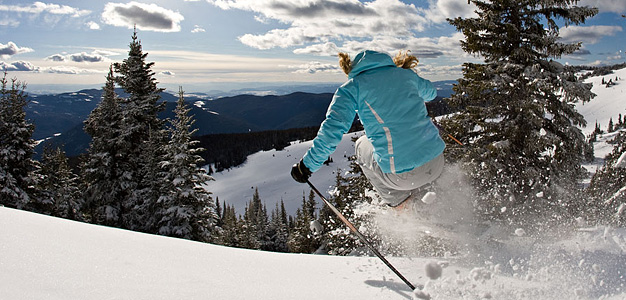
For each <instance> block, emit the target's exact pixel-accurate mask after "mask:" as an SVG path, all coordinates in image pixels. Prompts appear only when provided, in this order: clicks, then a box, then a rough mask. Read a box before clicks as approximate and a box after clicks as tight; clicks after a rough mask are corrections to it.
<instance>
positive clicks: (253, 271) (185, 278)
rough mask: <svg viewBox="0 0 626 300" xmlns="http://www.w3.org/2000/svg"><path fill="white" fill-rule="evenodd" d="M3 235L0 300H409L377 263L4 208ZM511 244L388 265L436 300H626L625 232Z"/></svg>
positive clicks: (496, 241)
mask: <svg viewBox="0 0 626 300" xmlns="http://www.w3.org/2000/svg"><path fill="white" fill-rule="evenodd" d="M0 228H1V229H0V299H8V300H21V299H48V300H56V299H59V300H72V299H90V300H99V299H133V300H141V299H146V300H147V299H149V300H158V299H186V300H192V299H272V300H280V299H303V300H306V299H316V300H317V299H416V298H415V296H416V295H415V293H413V292H412V291H411V290H410V289H409V288H408V287H407V286H406V285H405V284H404V283H402V282H401V281H400V280H399V279H398V278H397V277H396V276H395V275H394V274H393V273H391V271H389V269H388V268H387V267H386V266H385V265H383V263H382V262H380V261H379V260H378V259H377V258H375V257H365V256H361V257H339V256H325V255H305V254H279V253H270V252H262V251H253V250H244V249H234V248H228V247H222V246H216V245H211V244H202V243H197V242H191V241H186V240H180V239H174V238H167V237H161V236H154V235H147V234H142V233H136V232H131V231H125V230H120V229H114V228H107V227H103V226H96V225H90V224H84V223H78V222H73V221H68V220H63V219H58V218H53V217H48V216H43V215H38V214H34V213H30V212H25V211H19V210H13V209H8V208H3V207H0ZM519 235H522V234H521V232H519V231H517V230H516V232H509V233H508V234H501V235H500V236H498V237H497V238H496V236H495V235H492V234H490V235H489V236H490V238H488V239H486V240H484V241H482V243H478V241H477V243H474V245H473V246H471V247H469V248H471V249H472V250H471V251H469V250H470V249H469V248H468V249H466V250H463V251H460V252H459V254H458V255H455V256H447V257H444V258H433V257H388V259H389V260H390V261H391V263H392V264H394V265H395V266H396V268H398V269H399V270H400V272H402V273H403V274H404V276H405V277H407V278H408V279H409V280H410V281H411V282H413V283H414V284H416V285H418V286H420V287H423V291H422V292H423V293H427V294H429V295H430V296H431V297H432V299H533V300H536V299H626V292H625V291H626V290H625V289H626V287H625V286H624V285H625V284H626V279H625V278H624V276H625V275H626V274H625V272H626V268H625V267H624V266H626V255H625V253H626V239H625V236H626V232H625V231H624V230H612V229H610V228H588V229H585V230H580V231H578V232H575V233H573V234H572V235H570V236H565V237H560V238H559V239H554V240H553V241H539V240H537V239H536V238H534V237H526V236H519ZM483 236H484V237H487V235H483ZM480 244H482V246H478V245H480ZM427 266H428V267H429V268H428V269H427ZM437 269H439V270H441V271H442V275H441V277H440V278H438V279H435V280H431V279H429V276H431V277H432V276H435V277H436V273H437V272H436V271H437Z"/></svg>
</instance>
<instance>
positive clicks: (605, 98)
mask: <svg viewBox="0 0 626 300" xmlns="http://www.w3.org/2000/svg"><path fill="white" fill-rule="evenodd" d="M615 77H618V78H619V80H617V81H616V80H615ZM603 78H604V80H605V81H609V79H610V80H612V81H613V83H614V84H615V85H612V86H610V87H606V85H603V84H602V79H603ZM585 82H588V83H593V88H592V89H591V91H592V92H594V93H595V94H596V95H597V96H596V97H595V98H594V99H592V100H591V101H590V102H587V103H584V104H583V103H577V104H576V110H578V112H579V113H580V114H581V115H583V116H584V117H585V120H586V121H587V126H586V127H585V128H582V131H583V133H584V134H585V135H588V134H590V133H591V132H593V130H594V128H595V127H594V125H595V123H596V122H598V124H599V125H600V127H601V128H602V130H605V131H606V129H607V126H608V125H609V120H610V119H611V118H613V124H616V123H617V119H618V117H619V114H622V117H623V116H624V115H626V68H624V69H620V70H615V71H614V72H613V74H608V75H604V76H594V77H590V78H588V79H587V80H585Z"/></svg>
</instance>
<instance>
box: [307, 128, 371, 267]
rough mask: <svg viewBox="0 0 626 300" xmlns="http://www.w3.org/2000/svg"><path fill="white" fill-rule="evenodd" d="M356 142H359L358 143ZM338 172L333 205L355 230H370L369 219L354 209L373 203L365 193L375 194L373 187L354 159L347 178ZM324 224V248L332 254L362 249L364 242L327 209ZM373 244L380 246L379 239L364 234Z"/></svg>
mask: <svg viewBox="0 0 626 300" xmlns="http://www.w3.org/2000/svg"><path fill="white" fill-rule="evenodd" d="M354 140H356V138H355V139H354ZM341 173H342V172H341V171H340V170H338V171H337V174H336V177H335V190H334V192H333V193H332V195H331V197H329V199H328V201H329V202H331V204H333V205H334V206H335V207H336V208H337V209H338V210H339V211H340V212H341V213H342V214H343V215H344V216H345V217H346V218H347V219H348V220H350V222H352V224H354V226H356V227H357V228H361V226H362V225H367V226H369V223H368V222H369V220H368V219H367V217H366V216H360V215H356V214H355V213H354V207H355V206H356V205H358V204H359V203H362V202H364V201H370V200H371V199H369V198H367V197H365V191H367V190H371V189H373V188H372V185H371V184H370V182H369V180H367V178H366V177H365V175H364V174H363V172H362V171H361V168H360V167H359V165H358V164H357V163H356V162H355V158H354V156H352V157H350V171H349V172H348V174H347V175H346V176H345V177H344V176H342V175H341ZM319 219H320V221H321V223H322V225H323V227H324V232H323V237H322V239H323V244H324V248H325V249H326V250H327V251H328V252H329V253H330V254H338V255H347V254H350V253H352V252H353V251H355V250H358V249H359V247H361V246H362V245H361V243H360V241H359V240H358V239H357V238H356V237H355V236H354V235H353V234H352V233H351V232H350V230H349V229H348V227H347V226H346V225H345V224H344V223H343V222H342V221H341V220H340V219H339V218H338V217H337V216H335V214H334V213H333V212H332V211H331V210H330V209H329V208H328V207H327V206H326V205H324V206H323V208H322V209H321V210H320V218H319ZM361 233H362V234H364V235H365V236H367V237H368V239H369V241H370V242H372V243H374V244H376V243H378V239H377V238H376V237H375V236H371V234H370V232H361Z"/></svg>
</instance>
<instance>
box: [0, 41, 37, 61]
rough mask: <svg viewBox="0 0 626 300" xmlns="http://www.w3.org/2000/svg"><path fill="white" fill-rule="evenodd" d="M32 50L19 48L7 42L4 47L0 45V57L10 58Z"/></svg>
mask: <svg viewBox="0 0 626 300" xmlns="http://www.w3.org/2000/svg"><path fill="white" fill-rule="evenodd" d="M33 51H34V50H33V49H31V48H27V47H19V46H18V45H16V44H15V43H14V42H8V43H7V44H6V45H5V44H2V43H0V57H3V58H5V57H10V56H13V55H16V54H22V53H28V52H33Z"/></svg>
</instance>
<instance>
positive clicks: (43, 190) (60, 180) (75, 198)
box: [38, 147, 83, 220]
mask: <svg viewBox="0 0 626 300" xmlns="http://www.w3.org/2000/svg"><path fill="white" fill-rule="evenodd" d="M39 174H40V176H41V179H40V181H39V186H38V188H39V190H40V194H41V197H46V198H47V199H46V201H45V202H46V203H50V204H51V205H50V207H49V208H48V211H47V212H46V213H47V214H50V215H53V216H57V217H61V218H65V219H70V220H83V217H82V212H81V202H82V201H81V199H80V192H79V190H78V177H77V176H76V175H74V174H73V173H72V170H71V169H70V166H69V164H68V160H67V156H66V155H65V152H64V151H63V150H61V148H59V147H57V148H55V149H52V148H46V149H44V152H43V155H42V158H41V169H40V171H39Z"/></svg>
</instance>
